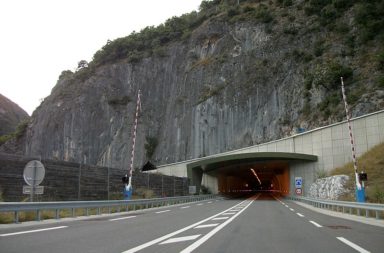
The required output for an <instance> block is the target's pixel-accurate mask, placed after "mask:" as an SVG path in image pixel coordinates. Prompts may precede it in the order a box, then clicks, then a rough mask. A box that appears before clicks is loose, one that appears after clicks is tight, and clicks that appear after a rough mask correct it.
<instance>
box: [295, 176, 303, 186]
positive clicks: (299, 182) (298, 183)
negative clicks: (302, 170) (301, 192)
mask: <svg viewBox="0 0 384 253" xmlns="http://www.w3.org/2000/svg"><path fill="white" fill-rule="evenodd" d="M302 186H303V178H302V177H295V188H301V187H302Z"/></svg>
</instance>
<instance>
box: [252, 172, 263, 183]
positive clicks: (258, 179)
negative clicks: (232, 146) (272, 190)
mask: <svg viewBox="0 0 384 253" xmlns="http://www.w3.org/2000/svg"><path fill="white" fill-rule="evenodd" d="M251 171H252V173H253V175H255V177H256V178H257V181H259V184H260V185H261V181H260V178H259V177H258V176H257V173H256V171H255V170H254V169H252V168H251Z"/></svg>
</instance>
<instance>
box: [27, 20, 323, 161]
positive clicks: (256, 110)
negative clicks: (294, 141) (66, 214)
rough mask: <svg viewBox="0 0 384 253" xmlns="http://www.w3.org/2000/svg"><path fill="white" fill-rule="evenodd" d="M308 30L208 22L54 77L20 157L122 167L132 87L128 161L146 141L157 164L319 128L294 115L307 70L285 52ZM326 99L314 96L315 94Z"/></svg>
mask: <svg viewBox="0 0 384 253" xmlns="http://www.w3.org/2000/svg"><path fill="white" fill-rule="evenodd" d="M311 36H313V35H310V34H306V35H305V36H302V37H300V38H299V39H298V40H297V41H295V42H294V43H292V41H291V39H292V38H288V37H287V36H278V35H273V34H269V33H267V32H266V28H265V25H264V24H258V25H256V24H249V23H246V22H245V23H238V24H233V25H229V24H228V23H226V22H219V21H211V22H205V23H203V25H201V26H200V27H198V28H196V30H195V31H194V32H193V33H192V35H191V37H190V38H189V39H188V40H187V41H186V42H185V41H184V42H173V43H171V44H169V45H168V47H167V48H166V50H165V55H162V56H151V57H147V58H143V59H141V60H139V61H138V62H135V63H129V62H126V61H120V62H118V63H115V64H106V65H103V66H100V67H98V68H97V69H96V70H95V73H94V74H93V75H92V76H91V77H90V78H88V79H86V80H84V81H82V80H80V79H79V78H74V75H73V74H71V73H69V74H68V73H67V74H66V75H62V76H61V78H60V79H59V81H58V83H57V85H56V87H55V88H54V89H53V90H52V94H51V95H50V96H49V97H47V98H46V99H45V101H44V102H43V103H42V105H41V106H40V107H39V108H38V109H37V110H36V111H35V112H34V115H33V117H32V122H31V124H30V126H29V128H28V131H27V136H26V143H25V146H24V149H25V150H24V153H25V154H26V155H28V156H41V157H42V158H43V159H45V158H46V159H52V158H53V159H59V160H64V161H75V162H79V163H86V164H97V165H100V166H111V167H117V168H119V167H126V166H127V165H128V164H129V161H130V154H131V149H132V144H131V143H132V133H133V122H134V115H135V108H136V96H137V92H138V90H139V89H140V90H141V92H142V107H141V109H142V110H141V113H140V118H139V125H138V132H137V140H136V156H135V166H140V165H141V164H143V163H144V162H145V160H146V159H148V157H146V148H145V141H146V139H147V138H148V137H151V138H155V139H156V140H157V143H158V145H157V146H156V147H154V148H155V150H154V154H153V156H152V158H151V159H152V161H153V162H154V163H156V164H162V163H171V162H176V161H181V160H186V159H191V158H197V157H202V156H207V155H211V154H215V153H219V152H224V151H228V150H232V149H236V148H241V147H245V146H249V145H252V144H257V143H262V142H265V141H270V140H273V139H278V138H281V137H284V136H287V135H289V134H290V133H291V132H293V131H294V129H295V128H296V127H300V126H302V125H303V126H305V128H306V129H310V128H311V127H313V126H319V124H320V122H319V121H318V120H316V119H313V120H311V121H308V120H306V118H305V117H303V114H302V113H301V111H302V109H303V106H304V104H305V98H304V96H303V93H304V90H305V87H304V82H303V74H302V73H303V71H304V70H303V69H304V67H305V66H304V65H303V64H299V63H298V62H296V61H295V59H293V58H292V57H289V55H291V53H292V51H293V50H294V49H296V48H306V47H310V46H311V41H314V38H312V37H311ZM314 92H315V91H314ZM324 96H326V94H324V93H322V92H317V93H316V100H318V101H321V97H324ZM328 123H329V122H328Z"/></svg>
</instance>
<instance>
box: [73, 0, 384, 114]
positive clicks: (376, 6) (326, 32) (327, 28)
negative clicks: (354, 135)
mask: <svg viewBox="0 0 384 253" xmlns="http://www.w3.org/2000/svg"><path fill="white" fill-rule="evenodd" d="M383 17H384V1H383V0H369V1H363V0H303V1H298V0H297V1H295V0H275V1H272V0H269V1H260V0H242V1H237V0H212V1H207V0H204V1H202V2H201V5H200V9H199V11H198V12H196V11H194V12H191V13H188V14H184V15H182V16H180V17H172V18H170V19H168V20H167V21H166V22H165V23H164V24H161V25H159V26H157V27H154V26H151V27H146V28H145V29H143V30H141V31H140V32H133V33H131V34H130V35H129V36H127V37H123V38H118V39H116V40H113V41H108V42H107V43H106V45H105V46H103V47H102V48H101V49H100V50H98V51H97V52H96V53H95V54H94V57H93V60H92V61H91V62H90V63H89V65H87V67H84V68H80V69H79V70H78V71H77V72H76V73H75V75H74V77H75V79H74V80H80V81H85V80H86V79H88V78H89V77H90V76H92V75H93V74H94V71H95V70H96V68H97V67H99V66H102V65H105V64H111V63H116V62H119V61H126V62H129V63H131V64H135V63H137V62H139V61H141V60H142V59H144V58H148V57H166V56H167V46H169V45H170V44H171V43H175V42H186V41H187V40H188V39H189V38H190V36H191V34H192V33H193V31H194V30H195V29H196V28H198V27H199V26H201V25H202V24H203V23H204V22H222V23H223V24H227V25H234V24H239V23H244V22H246V23H254V24H255V25H257V24H262V25H264V29H265V31H266V32H268V33H269V34H270V35H271V36H273V37H275V38H277V39H278V38H281V37H287V38H288V41H289V42H290V43H292V44H296V43H298V42H300V40H306V39H311V40H314V41H313V42H312V43H311V45H312V46H311V47H305V48H303V47H296V48H294V49H293V50H292V51H291V53H289V54H287V55H286V59H287V60H288V59H291V60H292V59H293V60H294V61H295V62H296V63H297V64H299V65H303V66H304V67H303V68H302V69H303V70H302V76H303V86H304V87H305V92H304V93H303V96H304V97H305V99H306V103H305V105H304V107H303V110H302V112H303V115H304V117H306V118H308V119H309V120H311V119H312V120H313V119H317V118H319V117H322V118H328V117H332V116H333V117H334V118H335V119H336V120H340V118H341V117H342V116H341V114H340V113H339V112H340V111H342V110H341V109H342V103H341V99H340V94H339V93H340V88H339V87H340V76H343V77H344V79H345V81H346V84H347V87H348V89H347V97H348V102H349V103H350V104H351V106H354V105H355V104H356V103H357V102H359V100H361V99H362V98H363V96H364V95H366V96H370V94H371V93H372V92H374V91H375V90H377V89H383V88H384V46H383V45H384V18H383ZM287 46H288V45H287ZM203 60H205V61H204V63H206V64H210V63H217V62H220V61H225V60H226V59H225V58H223V59H211V58H209V62H207V59H203ZM273 61H274V59H269V62H270V65H271V64H272V62H273ZM199 63H200V62H197V63H195V65H194V66H199ZM267 67H270V66H268V65H267ZM66 74H68V73H66ZM250 78H251V77H250ZM267 81H268V80H267ZM319 87H320V89H324V90H325V92H326V93H327V96H326V99H324V100H323V101H322V102H321V104H320V105H319V106H317V105H316V104H314V103H312V102H311V101H312V96H313V93H314V88H315V89H319ZM213 95H215V94H213ZM202 101H204V99H203V100H202ZM314 106H316V108H317V107H318V108H319V111H318V113H315V114H314V113H311V112H312V111H313V107H314ZM379 107H381V108H382V107H384V104H381V105H379Z"/></svg>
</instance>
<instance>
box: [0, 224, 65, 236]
mask: <svg viewBox="0 0 384 253" xmlns="http://www.w3.org/2000/svg"><path fill="white" fill-rule="evenodd" d="M67 227H68V226H60V227H52V228H42V229H36V230H28V231H21V232H15V233H9V234H0V236H2V237H5V236H11V235H21V234H29V233H36V232H43V231H48V230H55V229H60V228H67Z"/></svg>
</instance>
